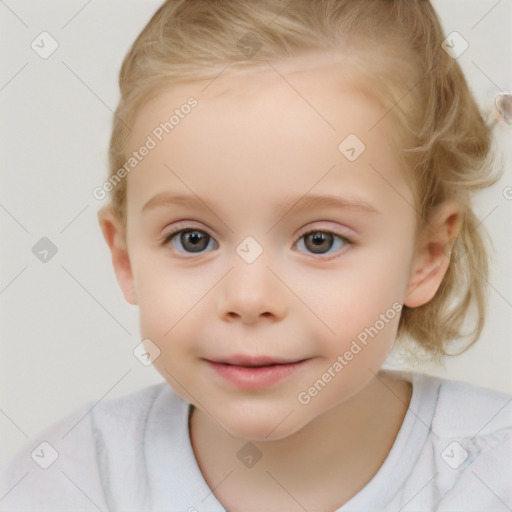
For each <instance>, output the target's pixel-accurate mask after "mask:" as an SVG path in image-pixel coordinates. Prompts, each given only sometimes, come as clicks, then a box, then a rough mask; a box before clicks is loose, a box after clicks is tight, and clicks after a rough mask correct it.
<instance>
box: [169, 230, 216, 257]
mask: <svg viewBox="0 0 512 512" xmlns="http://www.w3.org/2000/svg"><path fill="white" fill-rule="evenodd" d="M210 241H211V242H214V243H215V244H217V243H216V242H215V240H214V239H213V238H212V237H211V236H210V235H209V234H208V233H205V232H204V231H201V230H200V229H194V228H189V229H180V230H176V231H173V232H172V233H169V234H168V235H167V236H166V237H165V240H164V242H163V244H164V245H167V244H169V243H170V244H171V245H172V246H173V247H174V248H175V249H177V250H178V251H179V252H184V253H201V252H203V251H204V250H205V249H206V248H207V247H208V246H209V245H210V244H209V242H210ZM176 246H178V247H176Z"/></svg>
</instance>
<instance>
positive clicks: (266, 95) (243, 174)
mask: <svg viewBox="0 0 512 512" xmlns="http://www.w3.org/2000/svg"><path fill="white" fill-rule="evenodd" d="M356 76H357V70H356V69H355V67H354V66H353V65H352V64H351V63H350V62H349V60H347V59H345V60H344V61H341V60H340V59H339V58H336V57H333V56H332V55H329V54H322V55H318V54H310V55H305V56H302V57H300V58H294V59H291V58H290V59H282V60H280V61H272V62H268V63H267V64H266V65H265V66H263V67H262V68H260V69H258V70H247V71H241V72H236V73H229V72H226V73H221V74H220V75H218V76H217V77H215V78H214V79H210V80H204V81H195V82H189V83H180V84H176V85H174V86H173V87H170V88H168V89H167V90H164V91H163V92H161V93H160V94H159V95H158V96H156V97H155V98H153V99H152V100H151V101H149V102H147V103H146V104H145V105H144V106H143V107H142V109H141V110H140V112H139V115H138V117H137V119H136V122H135V124H134V126H133V130H132V132H131V137H130V145H129V147H130V150H134V149H136V148H137V147H139V146H140V145H142V144H143V143H144V141H145V140H147V137H148V136H150V137H152V139H154V140H155V142H156V147H155V149H153V150H152V151H151V153H150V155H149V156H148V157H146V158H145V159H144V160H143V161H142V162H141V163H140V164H139V165H138V167H137V170H136V172H133V173H131V174H130V176H129V181H128V183H129V186H128V199H129V201H128V202H129V203H130V201H131V202H132V203H137V202H138V203H139V204H138V207H140V206H141V204H140V202H142V201H144V200H147V199H148V196H150V195H151V194H154V193H156V192H159V191H160V190H159V189H160V188H161V187H163V186H166V185H169V186H170V187H171V188H172V187H173V186H176V185H177V186H178V187H180V188H181V190H182V191H185V190H186V188H189V189H191V190H194V191H198V192H199V191H201V192H203V193H206V194H211V195H214V194H215V191H219V192H221V191H222V189H223V187H224V185H225V184H226V183H230V184H231V185H233V184H234V182H238V183H239V184H240V186H244V187H246V188H247V187H248V188H250V187H252V186H253V185H255V184H256V182H257V183H258V184H259V185H260V186H261V185H262V184H263V185H264V186H266V190H267V191H268V193H269V194H271V193H272V191H273V190H274V191H275V193H276V194H277V195H278V194H279V193H282V191H283V190H285V189H286V190H289V189H290V188H293V189H294V192H295V193H296V194H300V193H301V191H302V194H304V193H306V192H307V191H308V190H310V189H311V188H312V187H313V186H314V185H315V183H316V182H320V180H321V181H322V184H323V186H324V187H327V188H329V187H331V185H334V184H335V183H342V184H343V186H344V187H345V188H346V189H350V188H357V187H359V188H361V187H363V188H364V187H366V188H367V189H368V193H369V194H370V196H373V197H374V198H375V199H377V196H379V193H380V192H385V193H389V192H390V190H389V185H386V180H388V181H389V180H391V181H392V182H393V187H395V188H398V190H397V191H398V193H401V194H405V195H408V189H407V186H406V184H405V182H404V180H403V179H402V176H401V169H400V163H399V158H398V154H397V149H396V147H395V145H394V144H393V141H394V139H393V126H392V124H391V122H390V119H389V118H387V116H386V111H385V110H384V109H383V107H382V106H380V104H379V103H377V102H376V101H375V100H373V99H371V98H369V97H367V96H365V95H363V94H362V93H360V92H358V90H357V86H356V84H357V80H356ZM190 97H194V98H195V99H196V100H197V106H195V107H194V108H193V109H188V108H187V109H183V112H181V111H180V107H181V106H182V105H184V104H185V103H186V102H187V100H188V99H189V98H190ZM176 110H178V111H179V112H178V113H176V115H177V114H179V113H181V115H180V116H179V120H178V119H175V121H176V122H177V124H176V125H175V126H172V127H171V128H170V129H169V133H166V132H165V131H164V132H163V133H162V134H161V137H162V140H157V137H156V136H155V129H156V130H157V132H158V127H159V126H160V127H162V126H163V124H164V123H165V122H166V121H169V118H170V116H171V115H173V112H175V111H176ZM185 112H188V113H185ZM161 131H162V128H160V132H161ZM354 153H355V154H356V156H357V154H359V153H361V155H360V156H359V157H358V158H357V159H356V160H353V159H352V158H353V157H354ZM170 168H171V169H173V170H174V171H175V172H174V173H171V172H170V170H169V169H170ZM329 170H331V171H332V172H329ZM178 176H186V183H181V184H180V183H179V179H178ZM383 176H384V178H383ZM149 177H151V179H149ZM184 187H185V188H184ZM386 187H387V188H388V190H385V189H386ZM189 192H190V190H189ZM394 194H396V191H395V192H394Z"/></svg>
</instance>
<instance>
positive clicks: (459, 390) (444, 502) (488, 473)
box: [413, 374, 512, 510]
mask: <svg viewBox="0 0 512 512" xmlns="http://www.w3.org/2000/svg"><path fill="white" fill-rule="evenodd" d="M413 382H415V385H417V386H418V387H419V389H420V390H421V389H426V390H429V391H428V393H426V395H425V401H426V402H428V401H429V400H428V399H427V398H426V397H427V396H428V397H430V406H425V409H429V411H430V413H431V420H430V422H429V424H428V426H429V434H428V438H427V440H426V442H425V445H424V447H423V450H422V454H421V456H420V457H419V459H418V463H417V466H416V467H417V468H423V469H422V471H420V474H423V476H426V475H428V476H429V478H431V479H432V482H431V485H429V488H430V490H431V492H432V496H431V499H432V501H433V502H434V503H435V502H437V503H438V508H436V510H455V509H457V507H459V508H460V507H461V504H463V505H464V507H465V510H484V509H485V510H501V509H502V508H503V503H507V504H508V505H512V486H511V481H512V476H511V475H512V395H509V394H507V393H503V392H499V391H495V390H491V389H487V388H484V387H480V386H477V385H474V384H470V383H467V382H460V381H454V380H447V379H442V378H437V377H430V376H426V375H420V374H417V375H415V376H414V377H413ZM418 428H421V425H418ZM426 469H428V471H423V470H426ZM428 492H429V491H427V493H428ZM500 507H501V508H500Z"/></svg>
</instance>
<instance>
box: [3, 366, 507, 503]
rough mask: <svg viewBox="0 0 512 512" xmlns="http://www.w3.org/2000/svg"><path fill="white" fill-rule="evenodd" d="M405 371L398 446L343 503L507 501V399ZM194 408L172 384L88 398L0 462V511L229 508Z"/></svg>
mask: <svg viewBox="0 0 512 512" xmlns="http://www.w3.org/2000/svg"><path fill="white" fill-rule="evenodd" d="M402 376H403V377H404V378H407V379H408V380H409V381H411V382H412V384H413V393H412V397H411V402H410V405H409V409H408V411H407V413H406V415H405V418H404V422H403V424H402V427H401V429H400V431H399V433H398V436H397V438H396V440H395V442H394V444H393V447H392V449H391V451H390V453H389V455H388V457H387V459H386V460H385V462H384V464H383V465H382V466H381V468H380V469H379V471H378V472H377V474H376V475H375V476H374V477H373V479H372V480H371V481H370V482H369V483H368V484H367V485H366V486H365V487H364V488H363V489H362V490H361V491H360V492H359V493H357V494H356V495H355V496H354V497H353V498H352V499H351V500H350V501H349V502H348V503H346V504H345V505H343V506H342V507H341V508H340V509H339V511H340V512H341V511H343V512H346V511H365V512H367V511H379V510H386V511H393V512H397V511H400V512H412V511H414V512H420V511H428V512H430V511H443V512H444V511H457V512H459V511H478V512H483V511H485V512H494V511H496V512H498V511H499V512H506V511H510V510H512V396H509V395H506V394H502V393H498V392H496V391H490V390H487V389H483V388H479V387H476V386H473V385H470V384H467V383H462V382H455V381H448V380H444V379H438V378H434V377H429V376H426V375H422V374H414V373H413V374H402ZM189 407H190V406H189V404H188V403H187V402H185V401H184V400H182V399H181V398H180V397H179V396H178V395H176V394H175V393H174V391H173V390H172V389H171V388H170V387H169V385H168V384H167V383H165V382H164V383H162V384H157V385H154V386H150V387H147V388H144V389H142V390H140V391H137V392H135V393H132V394H130V395H126V396H123V397H120V398H112V399H105V400H102V401H101V402H99V403H97V404H96V405H95V404H94V402H90V403H88V404H86V405H84V406H83V407H82V408H80V409H78V410H77V411H75V412H74V413H73V414H71V415H69V416H67V417H65V418H63V419H62V420H60V421H59V422H58V423H55V424H54V425H52V426H51V427H49V428H47V429H45V430H44V431H43V432H41V434H39V435H38V436H37V438H35V439H34V440H32V441H31V442H30V443H29V444H27V445H26V446H25V447H24V448H23V449H22V450H20V451H19V452H18V453H17V454H16V455H15V457H13V458H12V459H11V461H10V462H9V464H8V465H6V466H4V467H3V468H2V470H1V471H0V511H2V512H16V511H24V512H29V511H30V512H35V511H48V512H50V511H51V512H60V511H62V512H75V511H94V512H98V510H100V511H105V512H107V511H110V512H114V511H119V512H128V511H133V512H145V511H155V512H156V511H159V512H164V511H165V512H174V511H181V512H196V511H197V512H206V511H208V512H213V511H221V512H222V511H224V510H225V509H224V508H223V507H222V505H221V504H220V503H219V502H218V501H217V499H216V498H215V496H214V494H213V493H212V491H211V489H210V488H209V487H208V485H207V484H206V482H205V480H204V478H203V476H202V474H201V471H200V470H199V467H198V464H197V462H196V459H195V457H194V452H193V450H192V446H191V443H190V437H189V431H188V414H189ZM41 443H43V444H41ZM44 467H46V469H43V468H44Z"/></svg>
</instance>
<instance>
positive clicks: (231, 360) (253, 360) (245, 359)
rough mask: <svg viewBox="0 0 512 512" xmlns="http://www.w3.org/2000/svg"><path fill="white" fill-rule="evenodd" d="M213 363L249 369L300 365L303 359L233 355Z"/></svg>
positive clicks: (214, 360)
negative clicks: (279, 365)
mask: <svg viewBox="0 0 512 512" xmlns="http://www.w3.org/2000/svg"><path fill="white" fill-rule="evenodd" d="M208 361H210V362H212V363H222V364H230V365H232V366H247V367H258V366H271V365H276V364H291V363H298V362H299V361H302V359H293V360H292V359H281V358H275V357H268V356H258V357H256V356H244V355H233V356H229V357H226V358H219V359H208Z"/></svg>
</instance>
